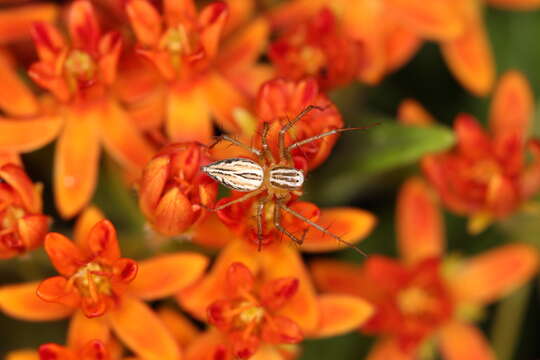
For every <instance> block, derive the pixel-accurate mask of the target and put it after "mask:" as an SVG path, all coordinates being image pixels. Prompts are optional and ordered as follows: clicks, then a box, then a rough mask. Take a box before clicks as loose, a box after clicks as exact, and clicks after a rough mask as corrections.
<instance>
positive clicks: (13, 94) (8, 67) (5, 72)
mask: <svg viewBox="0 0 540 360" xmlns="http://www.w3.org/2000/svg"><path fill="white" fill-rule="evenodd" d="M0 26H1V25H0ZM10 60H11V59H9V57H8V54H7V53H4V52H0V109H2V110H3V111H4V112H5V113H6V114H8V115H12V116H29V115H34V114H35V113H36V112H37V110H38V104H37V101H36V98H35V96H34V94H33V93H32V91H31V90H30V89H29V88H28V86H26V84H25V83H24V82H23V81H22V79H21V78H20V77H19V75H18V74H17V72H16V69H15V67H14V66H13V64H12V63H11V61H10Z"/></svg>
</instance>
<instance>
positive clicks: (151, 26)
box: [126, 0, 162, 46]
mask: <svg viewBox="0 0 540 360" xmlns="http://www.w3.org/2000/svg"><path fill="white" fill-rule="evenodd" d="M126 12H127V15H128V17H129V20H130V22H131V26H132V28H133V31H134V32H135V35H136V36H137V40H138V41H139V42H140V43H141V44H142V45H143V46H154V45H156V44H157V43H158V41H159V38H160V37H161V29H162V24H161V16H160V15H159V13H158V12H157V10H156V9H155V8H154V6H152V4H151V3H150V2H149V1H147V0H130V1H128V2H127V4H126Z"/></svg>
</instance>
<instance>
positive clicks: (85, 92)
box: [0, 0, 153, 217]
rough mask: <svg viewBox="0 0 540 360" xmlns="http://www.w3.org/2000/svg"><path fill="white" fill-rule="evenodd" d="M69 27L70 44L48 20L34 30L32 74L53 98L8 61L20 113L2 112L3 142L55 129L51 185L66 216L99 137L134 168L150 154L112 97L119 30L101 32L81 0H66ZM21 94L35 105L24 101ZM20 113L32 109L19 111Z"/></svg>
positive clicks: (45, 138) (49, 136)
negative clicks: (39, 94)
mask: <svg viewBox="0 0 540 360" xmlns="http://www.w3.org/2000/svg"><path fill="white" fill-rule="evenodd" d="M68 29H69V32H70V35H71V40H72V43H71V45H68V44H67V43H66V42H65V40H64V38H63V36H62V35H61V33H60V32H59V31H58V30H57V29H56V28H54V27H53V26H52V25H50V24H48V23H37V24H35V25H34V27H33V30H32V35H33V37H34V41H35V44H36V48H37V52H38V55H39V61H38V62H36V63H34V64H33V65H32V66H31V67H30V70H29V75H30V77H31V78H32V79H33V80H34V81H35V82H36V83H38V84H39V85H40V86H42V87H44V88H46V89H47V90H49V91H50V92H51V93H52V94H54V96H55V97H56V99H57V100H58V102H56V101H55V100H53V99H51V98H50V97H44V98H43V99H42V100H41V101H38V100H37V99H35V97H34V95H33V94H32V93H31V92H30V91H29V90H28V89H27V88H26V86H25V85H24V84H23V83H22V81H21V80H20V79H18V78H17V76H16V75H15V74H14V73H13V71H14V70H15V69H12V68H11V67H8V68H7V69H6V70H2V71H6V72H7V74H9V79H10V83H9V84H15V85H16V87H15V89H17V92H16V93H15V94H14V95H13V96H10V98H13V97H15V98H16V99H17V100H18V101H17V102H15V103H13V106H12V109H11V112H10V113H11V114H13V115H16V116H17V117H16V118H8V119H4V118H3V119H0V134H2V135H0V150H4V151H6V150H7V151H21V152H27V151H32V150H35V149H37V148H39V147H41V146H43V145H45V144H46V143H48V142H50V141H51V140H53V139H54V138H55V137H56V136H58V134H59V140H58V147H57V149H56V156H55V170H54V186H55V199H56V203H57V207H58V209H59V211H60V213H61V215H62V216H64V217H72V216H73V215H75V214H76V213H77V212H79V211H80V210H81V209H82V208H83V207H84V206H85V205H86V204H87V203H88V201H89V200H90V198H91V196H92V193H93V191H94V188H95V183H96V177H97V171H98V161H99V150H100V146H99V145H100V141H103V144H104V145H105V147H106V148H107V150H108V151H109V152H110V153H111V155H112V156H113V157H114V158H115V159H117V160H118V161H119V162H120V163H121V164H123V165H125V166H126V167H127V168H128V169H131V170H136V169H139V168H140V167H141V166H142V165H144V164H145V163H146V161H148V160H149V159H150V157H151V156H152V154H153V149H152V148H151V146H150V145H149V144H148V143H147V142H146V141H145V140H144V138H142V136H141V135H140V134H139V133H138V131H137V129H136V128H135V127H134V125H133V124H132V123H131V119H130V118H129V116H128V114H127V113H126V112H125V111H124V110H123V109H122V108H121V107H120V106H119V105H118V103H117V102H116V100H115V99H114V98H111V97H109V95H110V94H109V93H108V89H109V86H110V85H111V84H112V83H113V82H114V80H115V74H116V63H117V59H118V56H119V54H120V51H121V48H122V41H121V38H120V35H119V34H118V33H115V32H110V33H107V34H105V35H102V34H101V31H100V28H99V25H98V20H97V18H96V16H95V13H94V10H93V7H92V5H91V4H90V2H89V1H86V0H78V1H75V2H74V3H73V5H71V7H70V9H69V12H68ZM9 84H6V86H8V85H9ZM17 94H18V95H17ZM23 100H24V102H25V103H28V104H30V105H32V106H30V107H28V108H26V107H23V106H22V104H23ZM16 104H18V105H17V106H15V105H16ZM21 115H27V116H30V117H27V118H25V119H21V118H19V116H21Z"/></svg>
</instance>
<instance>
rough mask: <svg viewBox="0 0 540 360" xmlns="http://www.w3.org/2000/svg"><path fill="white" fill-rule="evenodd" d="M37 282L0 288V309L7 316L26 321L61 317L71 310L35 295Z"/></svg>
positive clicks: (71, 310) (49, 319)
mask: <svg viewBox="0 0 540 360" xmlns="http://www.w3.org/2000/svg"><path fill="white" fill-rule="evenodd" d="M38 285H39V283H37V282H34V283H25V284H20V285H8V286H3V287H1V288H0V310H2V311H3V312H4V313H6V314H7V315H9V316H12V317H14V318H17V319H21V320H26V321H52V320H58V319H63V318H65V317H67V316H68V315H69V314H71V313H72V312H73V309H72V308H69V307H67V306H64V305H59V304H54V303H49V302H46V301H43V300H41V299H40V298H39V297H38V296H37V295H36V292H37V288H38Z"/></svg>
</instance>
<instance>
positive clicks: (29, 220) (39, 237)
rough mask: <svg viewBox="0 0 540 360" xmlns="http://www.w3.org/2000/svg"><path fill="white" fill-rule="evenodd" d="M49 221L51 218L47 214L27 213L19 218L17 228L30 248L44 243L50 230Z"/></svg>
mask: <svg viewBox="0 0 540 360" xmlns="http://www.w3.org/2000/svg"><path fill="white" fill-rule="evenodd" d="M49 223H50V218H49V217H47V216H45V215H26V216H25V217H23V218H22V219H19V220H17V230H18V231H19V235H20V237H21V239H22V240H23V242H24V243H25V244H26V247H27V248H28V249H29V250H30V249H35V248H37V247H38V246H40V245H41V244H42V242H43V239H45V235H46V234H47V232H48V231H49Z"/></svg>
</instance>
